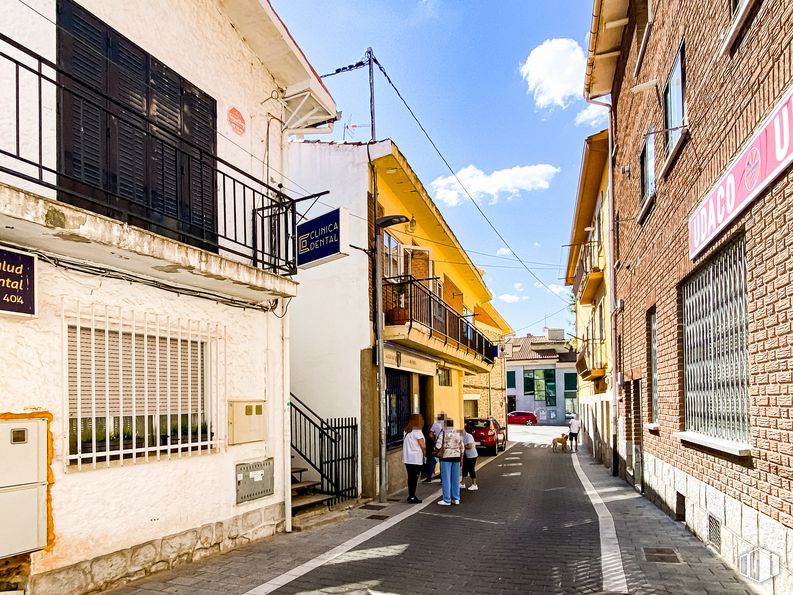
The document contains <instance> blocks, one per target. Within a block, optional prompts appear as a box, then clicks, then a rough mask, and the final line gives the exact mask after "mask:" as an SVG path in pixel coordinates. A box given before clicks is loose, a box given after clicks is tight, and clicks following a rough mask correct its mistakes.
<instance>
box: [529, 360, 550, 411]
mask: <svg viewBox="0 0 793 595" xmlns="http://www.w3.org/2000/svg"><path fill="white" fill-rule="evenodd" d="M523 393H524V394H526V395H529V396H532V397H534V400H535V401H545V404H546V405H547V406H548V407H555V406H556V370H553V369H549V370H523Z"/></svg>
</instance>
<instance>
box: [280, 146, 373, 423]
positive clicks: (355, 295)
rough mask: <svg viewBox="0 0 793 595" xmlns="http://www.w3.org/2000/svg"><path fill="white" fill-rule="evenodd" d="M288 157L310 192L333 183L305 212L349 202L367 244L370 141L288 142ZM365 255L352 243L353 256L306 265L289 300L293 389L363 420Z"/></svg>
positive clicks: (356, 236)
mask: <svg viewBox="0 0 793 595" xmlns="http://www.w3.org/2000/svg"><path fill="white" fill-rule="evenodd" d="M289 164H290V178H292V179H293V180H294V181H295V182H297V183H298V184H300V185H301V186H303V187H304V188H306V189H307V190H308V191H309V192H320V191H323V190H330V194H328V195H326V196H323V197H322V198H321V199H320V201H321V202H322V203H324V204H319V203H318V204H316V205H315V206H314V207H313V208H311V210H310V211H309V212H308V217H309V218H311V217H315V216H317V215H321V214H322V213H325V212H327V211H329V210H331V207H333V208H335V207H337V206H343V207H346V208H347V209H348V210H349V224H350V234H349V241H350V244H353V245H355V246H358V247H360V248H366V247H367V223H366V215H367V210H366V196H367V189H368V165H367V159H366V147H365V146H354V145H338V144H336V145H330V144H327V143H299V142H298V143H291V144H290V146H289ZM307 202H310V201H307ZM327 205H331V206H327ZM301 207H302V210H305V209H306V208H308V205H307V204H306V203H303V204H302V205H301ZM368 261H369V257H368V256H367V255H366V254H365V253H364V252H361V251H360V250H356V249H351V250H350V255H349V256H347V257H344V258H341V259H339V260H335V261H333V262H330V263H325V264H322V265H319V266H316V267H314V268H311V269H308V270H301V271H300V272H299V273H298V275H297V278H296V280H297V281H298V283H299V286H298V289H297V297H296V298H294V299H293V300H292V303H291V304H290V306H289V311H290V314H291V316H292V326H291V329H290V332H291V344H290V349H291V385H292V392H293V393H295V395H297V397H298V398H299V399H301V400H302V401H303V402H305V403H306V404H308V405H309V406H310V407H311V408H312V409H314V410H315V411H316V412H317V413H318V414H319V415H321V416H323V417H333V416H355V417H357V418H358V420H359V422H360V417H361V414H360V411H361V366H360V353H361V350H362V349H365V348H366V347H368V346H370V345H371V337H370V331H369V328H370V327H369V279H368Z"/></svg>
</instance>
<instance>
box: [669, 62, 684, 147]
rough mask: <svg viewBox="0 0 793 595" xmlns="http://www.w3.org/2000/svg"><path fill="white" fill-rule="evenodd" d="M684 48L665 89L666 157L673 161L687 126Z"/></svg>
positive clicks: (673, 66)
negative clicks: (684, 128)
mask: <svg viewBox="0 0 793 595" xmlns="http://www.w3.org/2000/svg"><path fill="white" fill-rule="evenodd" d="M683 50H684V46H680V50H679V51H678V52H677V57H675V62H674V64H673V65H672V70H671V72H670V73H669V80H668V81H667V83H666V87H665V88H664V124H665V128H666V157H667V159H671V158H672V155H673V153H674V151H675V149H676V147H677V144H678V142H680V139H681V138H682V136H683V126H684V125H685V118H686V113H685V91H684V83H685V81H684V79H683V56H684V52H683Z"/></svg>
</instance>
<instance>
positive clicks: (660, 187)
mask: <svg viewBox="0 0 793 595" xmlns="http://www.w3.org/2000/svg"><path fill="white" fill-rule="evenodd" d="M637 4H639V5H641V4H646V2H645V3H635V2H631V5H632V6H631V9H630V12H629V18H630V22H629V24H628V26H627V27H626V29H625V32H624V36H623V41H622V50H621V56H620V59H619V63H618V66H617V71H616V76H615V80H614V88H613V103H614V115H615V126H614V143H615V147H616V151H615V157H614V163H613V170H612V171H613V176H614V197H615V212H616V216H617V218H618V226H617V229H616V234H618V241H617V242H616V245H617V247H618V253H617V254H616V255H615V260H616V262H617V266H616V267H615V268H616V296H617V298H621V299H623V300H624V303H625V307H624V309H623V310H622V312H620V313H619V314H618V316H617V334H618V337H619V339H620V340H619V341H618V343H619V344H620V345H621V350H620V363H619V364H618V365H621V370H622V371H624V373H625V383H624V384H623V386H622V391H621V400H620V410H621V411H620V414H621V415H624V416H625V425H624V428H625V430H624V436H623V439H627V440H629V441H631V440H632V441H634V442H635V443H636V445H637V446H638V443H639V442H640V441H641V442H643V448H644V451H645V452H646V453H647V454H648V455H651V456H652V457H654V458H656V459H659V460H661V461H663V462H665V463H666V464H669V465H671V466H672V467H674V468H675V469H676V470H679V471H682V472H684V473H685V474H686V475H687V476H690V477H693V478H696V479H697V480H699V481H701V482H702V483H704V484H706V485H707V486H711V487H712V488H715V489H716V490H718V491H719V492H721V493H722V494H724V495H726V496H729V497H730V498H733V499H735V500H737V501H739V502H740V503H742V504H743V505H745V506H748V507H750V508H752V509H754V510H757V511H758V512H759V513H760V514H762V515H765V516H766V517H770V518H771V519H773V520H775V521H778V522H779V523H781V524H782V525H784V526H785V527H787V528H788V529H790V528H793V382H791V371H792V370H793V353H791V346H793V333H792V332H791V330H792V329H791V324H792V322H793V314H792V313H791V296H793V289H791V288H792V287H793V274H792V272H791V271H793V257H792V255H793V168H791V167H790V166H789V167H787V168H786V169H785V170H784V171H783V172H782V173H781V174H780V175H778V176H777V178H776V179H775V180H774V181H772V182H771V184H770V185H769V186H768V187H767V188H766V189H765V190H764V191H763V192H762V193H761V194H760V195H759V196H758V197H757V198H756V199H755V200H754V201H753V202H752V203H751V205H750V206H749V207H748V208H747V209H746V210H745V211H744V212H743V213H742V214H740V215H739V216H738V217H737V218H736V219H735V220H734V221H732V223H730V224H729V225H728V226H727V228H726V229H724V230H723V231H722V232H721V233H720V234H719V235H718V236H717V238H716V240H715V241H713V242H712V243H711V244H710V245H709V246H708V247H707V248H706V249H705V250H704V251H703V252H702V253H700V254H699V255H697V256H696V257H695V258H694V259H693V261H692V260H691V259H689V254H688V225H687V222H688V217H689V215H690V214H691V213H692V212H693V210H694V208H695V207H696V206H697V205H698V204H699V202H700V201H701V200H702V198H703V197H704V196H705V195H706V194H707V193H708V191H709V190H710V189H711V187H712V186H713V184H714V183H715V182H716V181H717V180H718V179H719V177H720V176H721V175H722V174H723V173H724V171H725V170H726V169H727V168H728V166H729V165H730V163H731V162H732V160H733V159H734V158H735V156H736V155H737V154H738V152H739V151H740V149H741V148H742V146H743V145H744V144H745V143H746V141H747V140H748V139H749V138H750V137H751V136H752V134H753V133H754V132H755V131H756V130H757V128H758V127H759V126H760V125H761V123H762V122H763V120H764V119H765V118H766V116H767V115H768V114H769V113H770V111H771V109H772V108H773V107H774V106H775V105H776V104H777V102H778V101H779V100H780V98H781V97H782V96H783V95H784V94H785V92H786V91H787V90H788V89H789V88H790V87H791V85H793V2H787V1H771V0H766V1H762V2H755V3H754V5H753V8H752V10H751V11H750V13H749V17H748V19H747V21H746V22H745V24H744V25H743V27H742V28H741V31H740V33H739V34H738V37H737V39H736V41H735V42H734V43H733V45H732V48H731V50H730V51H728V52H727V53H726V54H725V55H722V54H721V53H720V51H719V50H720V47H721V45H722V43H723V34H724V32H725V31H726V30H727V29H728V28H729V27H730V24H731V19H732V14H731V3H730V2H727V1H720V2H695V1H693V0H689V1H682V0H673V1H668V2H653V5H654V22H653V26H652V30H651V33H650V34H649V37H648V44H647V47H646V51H645V54H644V59H643V62H642V63H641V67H640V68H639V69H638V73H637V74H636V76H634V73H635V72H636V64H637V57H638V55H639V50H640V45H641V42H642V37H643V34H644V21H645V20H646V17H645V16H643V15H642V8H641V7H637V6H636V5H637ZM644 11H645V14H646V9H644ZM681 44H684V48H685V49H684V57H683V72H684V75H683V78H684V102H685V118H686V122H687V128H688V130H687V133H688V134H687V137H686V138H685V139H684V140H683V143H682V146H681V148H680V151H679V153H678V154H677V156H676V158H674V159H673V160H672V161H670V163H669V164H668V166H665V162H666V160H667V156H668V148H667V147H666V146H665V144H666V143H665V134H663V132H661V133H658V134H656V135H655V137H656V138H655V174H656V196H655V202H654V204H653V206H652V207H651V208H650V210H649V211H648V212H647V214H646V216H645V217H644V218H643V220H642V221H641V223H640V222H639V221H638V215H639V205H640V194H641V192H640V183H641V182H640V173H639V172H640V166H639V159H640V153H641V151H642V146H643V143H644V139H645V134H646V133H647V131H648V130H649V129H650V127H651V126H652V127H653V129H654V130H655V131H662V130H663V129H664V127H665V123H664V88H665V85H666V82H667V77H668V76H669V73H670V70H671V68H672V66H673V63H674V61H675V57H676V55H677V54H678V51H679V49H680V47H681ZM652 79H657V85H656V86H654V87H652V86H651V87H645V88H644V89H643V90H639V91H638V92H632V91H631V89H632V88H633V87H635V86H636V85H639V84H641V83H645V82H647V81H650V80H652ZM790 116H791V117H793V114H790ZM791 142H793V139H791ZM662 173H664V175H663V176H662V175H661V174H662ZM739 236H743V237H744V239H745V254H746V272H747V296H746V297H747V303H748V357H749V406H750V409H749V413H750V419H749V424H750V429H751V444H752V451H751V456H743V457H739V456H734V455H730V454H726V453H724V452H721V451H718V450H714V449H709V448H705V447H697V446H694V445H692V444H688V443H681V441H680V440H679V439H677V438H675V437H673V436H672V433H673V432H679V431H683V430H685V429H686V428H685V379H684V365H683V364H684V353H683V334H682V301H681V297H680V288H681V284H682V282H684V281H685V280H686V279H687V278H689V276H690V275H691V274H692V273H695V272H697V271H699V270H701V269H702V267H703V265H704V264H706V263H707V262H708V261H709V259H710V258H711V257H712V256H713V255H714V254H716V253H717V252H718V251H719V250H720V249H721V248H722V247H724V246H725V245H727V244H728V243H729V242H731V241H732V240H733V239H735V238H737V237H739ZM651 308H655V312H656V317H657V318H656V320H657V348H658V358H657V363H658V386H659V417H658V423H659V429H658V430H657V431H655V430H653V431H649V430H648V429H646V428H643V427H642V425H643V423H644V422H649V421H650V418H649V412H650V409H651V408H650V390H649V383H648V378H649V374H648V367H649V364H648V362H649V355H648V354H649V348H648V330H647V313H648V310H650V309H651ZM636 380H640V382H641V399H642V402H641V412H642V417H643V419H641V420H639V419H637V418H638V416H639V415H640V414H639V409H640V407H639V405H640V404H639V403H638V401H637V399H636V390H635V389H636V382H635V381H636Z"/></svg>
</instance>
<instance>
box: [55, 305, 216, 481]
mask: <svg viewBox="0 0 793 595" xmlns="http://www.w3.org/2000/svg"><path fill="white" fill-rule="evenodd" d="M64 318H65V319H66V320H67V326H66V334H67V336H66V344H67V348H66V367H67V375H68V384H67V409H68V412H69V413H68V419H69V422H68V423H69V429H68V438H69V452H68V461H69V463H70V464H77V465H78V466H81V465H82V464H85V463H89V462H90V463H92V464H93V465H94V466H95V465H96V463H97V462H100V463H103V464H104V463H106V464H109V463H110V461H113V460H118V459H119V458H132V457H139V456H140V457H146V458H149V457H154V458H157V459H159V458H160V457H161V456H173V455H174V454H176V455H181V454H183V453H191V452H192V451H202V450H203V451H204V452H209V451H210V450H211V449H213V448H214V447H215V446H216V444H217V440H218V438H219V437H218V436H216V435H215V433H216V425H215V424H216V422H217V418H218V411H217V402H218V399H217V391H218V384H217V382H218V378H219V376H218V361H221V360H219V359H218V349H219V342H220V341H219V340H220V339H221V335H220V333H221V329H220V327H219V326H216V325H211V324H204V323H199V322H194V321H181V320H176V321H174V320H173V319H172V318H168V317H165V316H159V315H156V314H150V315H144V316H142V317H141V316H140V315H138V316H137V317H136V315H135V313H132V312H125V311H123V310H122V309H121V308H113V309H112V310H110V309H107V308H105V307H103V306H100V307H96V306H90V307H87V308H86V307H85V306H83V307H82V308H81V307H80V306H79V305H78V306H77V307H76V308H75V309H72V310H70V311H67V309H64Z"/></svg>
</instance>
